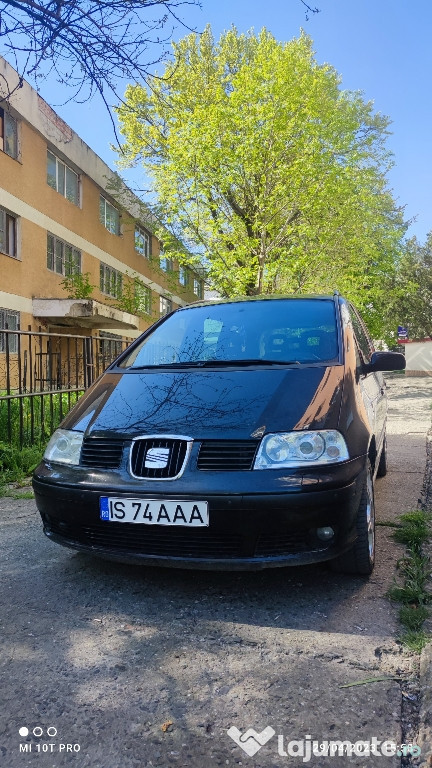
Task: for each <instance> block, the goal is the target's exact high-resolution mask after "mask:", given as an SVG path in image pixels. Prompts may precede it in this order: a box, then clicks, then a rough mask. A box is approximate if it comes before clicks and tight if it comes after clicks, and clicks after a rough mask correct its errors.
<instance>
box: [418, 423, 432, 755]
mask: <svg viewBox="0 0 432 768" xmlns="http://www.w3.org/2000/svg"><path fill="white" fill-rule="evenodd" d="M420 508H421V509H424V510H426V509H429V510H430V509H432V429H430V430H429V432H428V433H427V435H426V468H425V474H424V480H423V487H422V493H421V498H420ZM426 554H428V555H429V557H431V554H432V544H431V542H430V541H429V543H428V545H427V549H426ZM431 561H432V557H431ZM420 695H421V701H420V713H419V733H418V745H419V747H421V759H420V763H419V768H431V766H432V642H430V643H428V644H427V645H426V647H425V648H423V651H422V653H421V656H420Z"/></svg>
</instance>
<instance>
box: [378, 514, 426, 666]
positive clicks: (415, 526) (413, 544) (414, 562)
mask: <svg viewBox="0 0 432 768" xmlns="http://www.w3.org/2000/svg"><path fill="white" fill-rule="evenodd" d="M431 520H432V515H431V513H430V512H425V511H424V510H419V509H416V510H414V511H413V512H407V513H406V514H404V515H401V517H400V527H398V528H396V530H395V531H394V533H393V537H394V539H395V540H396V541H397V542H399V543H400V544H405V546H406V552H405V555H404V556H403V557H402V558H401V560H399V562H398V570H399V573H400V575H401V577H402V581H403V583H402V584H396V583H395V584H394V585H393V586H392V587H391V588H390V589H389V591H388V593H387V594H388V597H389V598H390V600H393V601H394V602H397V603H400V604H401V608H400V611H399V619H400V622H401V624H402V626H403V627H404V631H403V633H402V635H401V637H400V639H401V641H402V643H403V644H404V645H405V646H406V647H407V648H409V649H410V650H412V651H415V652H416V653H420V652H421V650H422V649H423V648H424V646H425V645H426V643H427V641H428V640H429V637H428V635H427V633H426V632H425V631H424V630H423V629H422V627H423V624H424V622H425V621H426V619H427V618H428V616H429V610H428V608H427V605H428V604H429V603H430V602H431V600H432V595H431V593H430V592H428V590H427V585H428V581H429V579H430V575H431V565H430V561H429V558H428V557H426V555H424V554H423V553H422V547H423V545H424V543H425V542H426V541H427V540H428V538H429V532H430V523H431Z"/></svg>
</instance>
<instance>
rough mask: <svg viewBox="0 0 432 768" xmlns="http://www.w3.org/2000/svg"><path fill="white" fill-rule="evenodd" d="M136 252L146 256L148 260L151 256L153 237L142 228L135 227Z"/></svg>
mask: <svg viewBox="0 0 432 768" xmlns="http://www.w3.org/2000/svg"><path fill="white" fill-rule="evenodd" d="M135 250H136V251H138V253H140V254H141V256H145V257H146V259H148V258H150V255H151V235H150V233H149V232H147V231H146V230H145V229H142V227H139V226H138V225H136V226H135Z"/></svg>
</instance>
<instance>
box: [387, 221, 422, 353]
mask: <svg viewBox="0 0 432 768" xmlns="http://www.w3.org/2000/svg"><path fill="white" fill-rule="evenodd" d="M388 295H389V297H390V301H389V305H388V310H389V312H388V314H389V316H390V318H391V320H390V321H389V324H390V322H391V323H392V326H393V327H392V330H393V333H394V335H395V336H396V326H397V325H402V326H406V327H408V333H409V338H410V339H423V338H426V337H428V338H432V231H431V232H429V234H428V235H427V237H426V242H425V244H424V245H421V244H420V243H419V242H418V240H417V238H416V237H413V238H411V239H410V240H407V242H406V244H405V247H404V251H403V253H402V256H401V258H400V260H399V262H398V265H397V270H396V273H395V275H394V278H393V281H392V283H391V285H390V286H389V292H388Z"/></svg>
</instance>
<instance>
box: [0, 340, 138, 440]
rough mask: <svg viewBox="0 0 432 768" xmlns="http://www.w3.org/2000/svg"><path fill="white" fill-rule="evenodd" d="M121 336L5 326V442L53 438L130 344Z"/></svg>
mask: <svg viewBox="0 0 432 768" xmlns="http://www.w3.org/2000/svg"><path fill="white" fill-rule="evenodd" d="M127 344H128V342H127V341H125V340H123V339H122V338H121V337H120V336H114V334H110V333H106V334H102V333H101V335H100V336H72V335H68V334H59V333H44V332H42V331H41V330H39V332H35V331H32V330H31V329H30V328H29V330H28V331H17V330H11V329H8V328H6V329H2V330H1V331H0V443H1V442H3V443H9V444H15V445H19V446H20V447H22V446H23V445H34V444H38V443H42V442H44V441H46V440H47V438H48V437H49V435H50V434H51V433H52V432H53V430H54V429H55V428H56V427H57V426H58V424H59V423H60V422H61V420H62V419H63V418H64V417H65V415H66V414H67V412H68V411H69V410H70V409H71V408H72V406H73V405H75V403H76V401H77V400H78V398H79V397H80V395H81V394H82V393H83V392H84V390H85V389H87V387H89V386H90V384H92V383H93V381H95V379H97V377H98V376H99V375H100V374H101V373H102V372H103V371H104V370H105V368H106V367H107V366H108V365H109V364H110V363H111V362H112V361H113V360H114V359H115V358H116V357H117V355H118V354H120V352H121V351H122V350H123V349H124V348H125V347H126V346H127Z"/></svg>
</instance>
